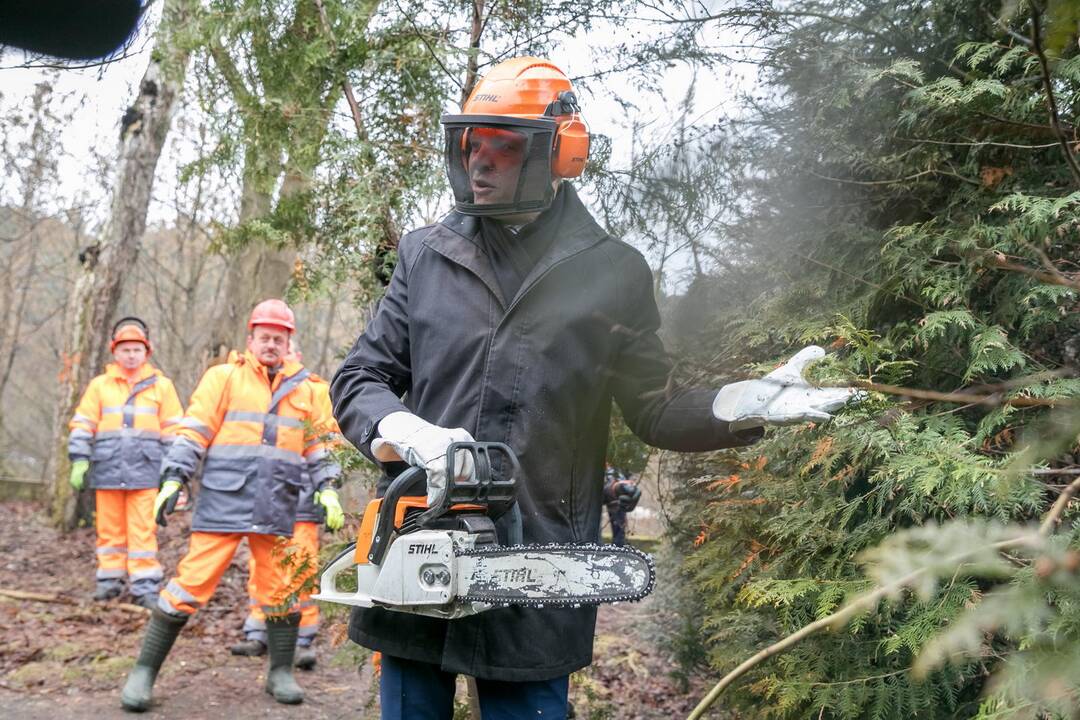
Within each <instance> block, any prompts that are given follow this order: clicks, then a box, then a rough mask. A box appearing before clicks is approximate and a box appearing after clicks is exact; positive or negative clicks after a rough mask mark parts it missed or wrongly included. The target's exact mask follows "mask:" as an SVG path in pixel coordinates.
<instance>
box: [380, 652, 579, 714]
mask: <svg viewBox="0 0 1080 720" xmlns="http://www.w3.org/2000/svg"><path fill="white" fill-rule="evenodd" d="M456 679H457V678H456V676H455V675H454V674H453V673H448V672H443V671H442V670H440V669H439V666H438V665H430V664H428V663H422V662H415V661H413V660H402V659H401V658H394V657H390V656H388V655H383V658H382V677H381V679H380V681H379V703H380V705H379V706H380V708H381V713H382V714H381V716H380V717H381V718H382V720H452V718H453V717H454V685H455V681H456ZM476 687H477V690H478V691H479V694H480V715H481V717H483V720H520V719H522V718H525V719H527V720H566V696H567V692H568V690H569V687H570V676H569V675H563V676H562V677H560V678H556V679H554V680H541V681H532V682H502V681H499V680H477V681H476Z"/></svg>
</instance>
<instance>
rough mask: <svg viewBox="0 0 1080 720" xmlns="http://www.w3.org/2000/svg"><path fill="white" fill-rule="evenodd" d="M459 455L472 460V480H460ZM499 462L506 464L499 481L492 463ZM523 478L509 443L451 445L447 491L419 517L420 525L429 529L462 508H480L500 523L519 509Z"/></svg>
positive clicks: (470, 478)
mask: <svg viewBox="0 0 1080 720" xmlns="http://www.w3.org/2000/svg"><path fill="white" fill-rule="evenodd" d="M459 453H464V454H467V455H469V456H470V457H471V458H472V461H473V463H472V464H473V472H472V473H471V474H470V476H468V477H458V473H457V470H456V464H455V460H456V458H457V456H458V454H459ZM495 458H501V459H502V460H503V461H504V462H502V463H501V467H500V468H499V469H500V470H501V471H502V472H501V473H500V477H495V473H494V467H495V463H493V462H492V461H493V459H495ZM507 466H509V467H507ZM520 475H521V464H520V463H519V462H518V459H517V455H515V454H514V451H513V450H511V449H510V446H509V445H506V444H505V443H499V442H455V443H451V444H450V446H449V447H448V448H447V449H446V487H445V489H443V491H442V493H441V494H440V495H438V496H437V497H436V498H435V501H434V504H432V505H430V506H429V507H428V509H427V510H425V511H424V512H423V513H422V514H421V515H419V516H417V518H416V524H417V525H418V526H420V527H427V526H429V524H430V523H432V522H434V521H435V520H437V519H438V518H440V517H442V516H443V515H446V514H447V513H449V512H452V511H453V509H454V508H455V507H457V506H461V505H479V506H481V507H483V508H484V514H485V515H487V516H488V517H490V518H491V519H492V520H497V519H498V518H500V517H501V516H502V515H503V514H504V513H505V512H506V511H507V510H509V509H510V508H511V507H513V506H514V505H515V503H516V498H517V478H518V477H519V476H520ZM429 501H430V497H429Z"/></svg>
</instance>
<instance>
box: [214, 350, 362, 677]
mask: <svg viewBox="0 0 1080 720" xmlns="http://www.w3.org/2000/svg"><path fill="white" fill-rule="evenodd" d="M290 354H291V356H292V357H293V359H295V360H296V361H297V362H302V360H303V356H302V355H301V354H300V352H299V351H297V350H294V349H292V348H291V346H290ZM309 380H310V381H311V382H312V383H314V385H315V391H316V392H315V396H316V398H317V400H318V403H319V405H320V409H321V410H322V412H323V414H324V416H325V417H327V418H329V421H328V426H327V428H326V431H327V435H326V436H325V438H324V440H325V442H327V443H328V444H330V445H331V446H334V445H339V444H340V443H341V440H342V439H341V435H340V430H339V429H338V426H337V422H335V421H334V419H333V408H332V407H331V403H330V385H329V384H328V383H327V382H326V381H325V380H323V379H322V378H321V377H319V376H318V375H315V374H314V373H312V375H311V376H310V377H309ZM323 523H325V524H326V527H327V528H328V529H330V530H338V529H340V528H341V526H342V525H343V524H344V517H337V516H331V515H328V514H327V512H326V509H325V508H323V507H322V505H319V504H318V503H316V502H315V490H314V489H313V487H312V486H311V485H307V486H305V487H304V488H303V489H302V490H301V491H300V499H299V500H298V501H297V503H296V523H295V524H294V525H293V542H294V543H295V544H296V546H297V547H299V548H300V550H301V552H302V557H303V558H304V559H305V560H306V561H307V568H308V570H307V572H306V573H305V574H304V580H307V578H314V576H315V575H316V573H317V572H318V566H319V527H320V526H321V525H322V524H323ZM312 590H314V588H308V587H305V589H304V592H302V593H301V594H300V597H299V607H300V630H299V635H298V638H297V641H296V658H295V664H296V667H298V668H300V669H301V670H311V669H313V668H314V667H315V664H316V662H317V661H318V657H317V655H316V653H315V638H316V637H317V636H318V633H319V606H318V604H317V603H316V602H315V601H314V600H312V599H311V595H312ZM248 608H249V610H248V616H247V617H246V618H245V619H244V627H243V630H244V640H242V641H241V642H238V643H236V644H235V645H233V646H232V647H231V648H229V650H230V651H231V652H232V654H233V655H246V656H252V657H253V656H259V655H263V654H264V653H265V652H266V614H265V613H264V612H263V611H262V607H261V606H260V605H259V601H258V600H257V599H256V595H255V557H254V556H251V557H250V558H249V560H248Z"/></svg>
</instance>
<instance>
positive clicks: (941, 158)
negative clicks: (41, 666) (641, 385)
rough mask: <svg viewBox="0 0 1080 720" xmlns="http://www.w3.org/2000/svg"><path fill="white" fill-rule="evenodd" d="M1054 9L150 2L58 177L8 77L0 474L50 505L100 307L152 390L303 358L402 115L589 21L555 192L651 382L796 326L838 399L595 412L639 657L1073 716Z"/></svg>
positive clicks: (371, 222) (44, 106)
mask: <svg viewBox="0 0 1080 720" xmlns="http://www.w3.org/2000/svg"><path fill="white" fill-rule="evenodd" d="M1078 20H1080V3H1077V2H1074V1H1072V0H1047V2H1030V1H1029V2H1019V1H1014V0H1010V1H1009V2H1006V3H1005V4H1004V5H1003V6H998V5H997V4H995V3H992V4H987V3H983V2H977V1H975V0H932V1H931V2H906V1H900V2H897V1H895V0H893V1H891V2H884V1H878V0H821V1H818V2H809V1H806V0H783V1H782V0H772V1H770V0H752V1H751V2H738V3H722V2H715V3H681V2H648V3H645V2H631V1H629V0H627V1H625V2H610V1H605V0H586V1H585V2H575V3H560V2H554V3H551V2H549V3H533V2H515V3H503V2H497V1H494V0H492V1H489V0H473V2H436V3H433V2H427V3H415V4H414V3H412V2H410V1H409V0H396V1H395V2H393V3H386V2H382V1H381V0H367V1H366V2H349V3H345V2H339V1H337V0H310V1H309V0H299V1H296V2H286V1H285V0H277V1H274V2H255V1H254V0H207V1H204V2H198V1H197V0H155V2H153V3H151V4H150V5H149V10H148V13H147V15H146V20H145V24H144V27H143V29H142V31H141V32H140V34H139V35H137V36H136V40H135V41H133V44H132V45H131V47H129V48H126V49H125V50H124V51H122V53H121V58H120V59H117V60H116V61H117V62H120V61H123V62H130V61H134V60H135V59H139V60H140V61H141V62H142V63H144V64H147V63H148V65H146V67H147V69H146V71H145V75H144V76H143V78H142V79H141V80H140V82H139V83H137V85H136V87H135V88H134V92H133V96H132V98H131V100H130V104H129V105H128V106H127V107H126V108H124V109H118V111H117V116H116V121H117V124H116V132H117V135H118V142H117V146H116V150H115V153H110V154H104V155H102V156H101V157H100V159H99V161H98V162H97V164H96V166H95V167H92V168H90V171H89V173H88V175H87V176H86V178H85V179H84V180H80V182H81V187H84V188H85V189H86V192H85V193H82V192H80V193H71V192H69V191H65V190H64V188H65V187H67V188H70V187H71V185H70V183H71V179H70V177H64V176H62V174H63V173H62V168H63V167H65V166H64V164H63V162H62V158H61V157H59V153H58V148H61V147H63V140H62V137H61V136H62V134H63V133H64V132H66V131H67V130H68V129H69V128H71V127H72V126H77V125H79V124H80V123H81V122H85V119H84V118H80V117H79V112H78V106H77V104H76V105H74V106H73V105H72V104H71V103H70V102H65V100H64V99H63V98H57V97H56V95H55V93H54V92H53V91H52V88H51V87H50V85H49V82H50V80H49V77H50V76H49V75H47V74H46V75H43V78H44V80H45V82H43V83H42V84H40V85H38V86H37V88H36V89H35V91H34V92H33V93H32V94H31V95H29V96H24V97H21V98H18V100H17V102H13V103H12V102H8V98H7V97H6V96H5V98H4V101H5V104H4V107H5V112H4V113H3V115H2V116H0V123H2V124H3V128H4V132H3V134H2V136H0V137H2V142H3V144H4V147H3V163H4V173H3V176H2V178H0V180H2V185H0V254H2V258H3V261H2V262H0V458H2V468H0V472H2V473H3V474H4V475H6V476H11V477H12V478H15V479H18V478H26V477H34V478H40V479H41V480H42V481H43V482H44V483H45V484H46V485H47V486H48V487H49V488H50V490H51V498H52V503H51V504H52V512H53V517H54V520H55V521H56V522H57V523H59V524H66V525H70V524H73V523H74V522H75V521H76V519H77V517H78V515H79V512H80V508H79V506H78V503H77V501H76V499H75V498H72V497H70V496H69V494H68V491H67V490H66V484H65V483H64V482H62V478H64V477H65V476H66V468H65V460H64V459H63V456H62V453H61V452H60V448H61V447H62V437H63V434H64V433H63V420H66V418H67V417H68V416H69V415H70V409H71V406H72V404H73V401H74V397H75V393H77V392H78V391H79V390H80V389H81V388H82V387H83V386H84V385H85V382H86V380H87V379H88V378H89V377H90V376H91V375H92V374H94V373H95V372H97V368H100V366H101V364H102V360H103V358H104V354H105V350H104V348H105V347H106V341H107V331H108V327H109V326H111V321H112V320H113V319H115V318H116V317H118V316H119V315H122V314H127V312H130V311H131V310H132V309H137V311H138V312H139V314H142V315H144V316H145V317H146V318H147V319H148V320H149V321H150V322H151V325H152V326H153V327H154V328H155V330H154V332H155V339H156V340H157V341H158V342H159V352H158V354H157V355H156V356H155V359H156V360H157V362H158V364H160V365H161V366H162V367H163V368H164V369H165V370H166V371H167V372H168V373H169V374H170V375H172V376H173V377H174V378H175V379H176V380H177V384H178V387H179V388H180V390H181V392H182V393H187V392H189V391H190V389H191V387H192V386H193V383H194V381H195V379H196V378H197V377H198V375H199V374H200V373H201V372H202V370H203V369H204V368H205V367H206V365H208V364H210V363H212V362H214V361H215V359H216V358H220V357H221V356H222V355H223V353H224V352H225V351H226V350H227V349H228V348H229V347H232V346H234V345H236V344H238V343H239V341H240V339H241V333H242V331H243V317H244V316H245V315H246V312H247V309H248V308H249V307H250V306H251V305H252V304H254V302H255V301H256V300H257V299H260V298H262V297H265V296H271V295H285V296H287V297H288V298H289V299H290V300H291V301H293V302H294V303H296V305H297V307H298V309H299V311H300V312H299V315H300V322H301V324H302V326H303V327H305V328H308V329H307V330H306V332H305V333H304V334H303V335H302V336H301V342H302V346H301V347H302V350H303V351H304V353H305V359H306V361H307V362H308V364H310V365H312V366H313V367H314V368H315V369H316V370H317V371H319V372H322V373H325V374H329V373H331V372H332V370H333V367H334V365H335V360H336V359H337V358H339V357H340V356H341V353H342V351H343V350H344V348H345V347H347V345H348V344H349V343H350V342H351V341H352V339H353V338H354V336H355V334H356V332H357V331H358V330H359V328H361V327H362V325H363V322H364V320H365V318H366V317H367V316H368V314H369V313H370V310H371V307H372V303H373V302H374V301H376V300H377V298H378V297H379V294H380V292H381V287H382V283H383V281H384V280H385V278H386V277H387V272H388V269H389V268H391V267H392V266H393V263H394V261H395V255H394V248H395V245H396V240H397V238H398V236H399V235H400V233H401V232H402V231H404V230H406V229H408V228H410V227H413V226H415V225H418V224H421V223H422V222H425V221H430V220H431V219H433V218H435V217H437V216H438V214H439V212H440V211H441V209H444V208H445V207H447V204H446V188H445V182H444V180H443V177H442V168H441V164H442V154H441V149H440V148H441V139H440V133H439V126H438V117H439V115H440V113H441V112H444V111H446V110H447V109H452V108H453V107H455V106H456V104H457V103H458V102H460V100H461V98H462V96H463V95H464V94H466V93H467V91H468V89H469V88H470V87H471V85H472V84H473V83H474V82H475V79H476V76H477V73H480V74H482V73H483V71H484V68H486V67H489V66H490V65H491V64H492V63H493V62H497V61H498V60H499V59H501V58H503V57H508V56H511V55H515V54H522V53H527V52H531V53H537V54H545V53H548V52H557V51H558V50H559V49H560V47H564V46H565V44H566V43H567V42H568V41H569V39H572V38H582V37H584V38H588V37H589V36H590V33H597V34H601V33H602V35H603V37H604V42H603V44H601V45H596V46H588V43H586V46H587V47H586V50H587V52H586V55H588V57H589V63H590V69H589V71H588V72H587V73H581V72H579V71H575V68H574V67H572V66H571V67H569V68H568V69H569V71H570V74H571V76H573V77H574V78H575V82H577V83H578V84H579V85H581V86H582V88H583V89H585V90H586V91H588V92H590V98H589V100H590V102H594V103H604V104H608V106H609V107H617V108H619V112H620V114H621V115H622V116H624V117H625V118H627V121H626V123H627V124H626V126H624V127H619V128H614V127H613V128H612V130H611V133H612V136H614V135H615V134H619V135H620V136H621V137H622V138H623V139H624V140H625V138H626V137H629V138H631V142H630V144H629V147H628V148H627V149H625V150H620V151H613V148H614V147H616V145H615V143H613V142H612V141H611V140H610V139H609V138H605V137H603V136H601V137H598V138H597V142H596V144H595V146H594V149H593V155H592V157H591V161H590V167H589V170H588V172H587V174H586V176H585V177H584V178H583V179H582V184H583V186H584V187H585V189H586V192H587V195H588V198H589V199H590V204H591V206H592V208H593V210H594V211H595V212H596V214H597V215H598V216H599V217H601V218H602V220H603V222H605V224H606V225H607V226H608V228H609V229H610V230H611V231H612V232H613V233H614V234H616V235H619V236H621V237H624V238H625V239H627V240H628V241H630V242H632V243H634V244H635V245H636V246H638V247H639V248H640V249H642V250H643V251H644V252H645V253H646V255H647V257H649V259H650V261H651V262H652V263H653V266H654V270H655V277H656V280H655V289H656V292H657V295H658V299H659V300H660V301H661V304H662V306H663V308H664V312H665V316H666V323H667V324H666V333H667V339H668V341H669V344H670V347H671V349H672V351H673V353H674V354H675V355H676V357H677V358H678V360H679V366H678V367H679V374H678V377H677V378H675V381H676V382H679V383H695V384H710V383H711V384H719V383H720V382H722V381H723V380H726V379H731V378H735V377H744V376H748V375H757V374H760V373H762V372H764V371H766V370H767V369H769V368H771V367H773V366H775V364H776V363H777V362H779V361H781V360H782V359H783V358H784V357H785V356H786V355H788V354H790V353H792V352H793V351H795V350H797V349H798V348H799V347H801V346H803V345H805V344H808V343H819V344H822V345H825V346H828V347H829V348H830V349H831V352H830V355H829V356H828V358H827V359H826V360H825V361H823V362H822V363H820V364H819V365H818V366H817V367H815V368H813V369H812V373H813V377H814V379H815V380H816V381H818V382H822V383H825V384H851V383H854V384H858V385H860V386H861V387H863V388H864V389H865V391H866V393H867V394H866V400H865V401H864V402H863V403H861V404H860V405H859V406H857V407H855V408H852V409H849V410H847V411H845V412H844V413H842V414H841V416H840V417H838V418H837V419H836V420H834V421H833V422H830V423H827V424H822V425H817V426H815V425H807V426H799V427H794V428H788V429H783V430H779V431H771V432H770V433H769V434H768V435H767V436H766V438H765V440H763V441H762V442H761V443H759V444H758V445H757V446H755V447H754V448H752V449H750V450H749V451H744V452H742V453H738V454H734V453H715V454H710V455H699V456H675V455H671V454H664V453H651V454H650V453H648V451H647V450H645V449H644V448H642V447H641V446H640V445H639V444H637V443H635V442H634V441H633V440H632V439H631V438H630V437H629V436H628V435H627V433H626V431H625V430H624V429H623V428H621V427H616V433H615V438H614V441H613V448H612V452H613V456H614V457H615V458H616V460H617V462H619V463H620V464H622V465H625V466H627V467H628V468H629V469H640V468H642V467H644V466H645V465H646V464H651V466H652V467H655V468H657V469H658V470H659V473H658V476H659V478H660V486H659V487H658V491H659V493H660V495H661V496H662V498H663V500H664V502H663V507H664V512H665V515H666V519H667V521H668V522H667V532H668V537H667V542H666V544H665V547H664V549H663V551H662V552H663V553H665V557H666V558H667V559H668V560H670V562H669V563H667V564H666V566H669V567H670V566H676V567H678V572H677V573H675V574H674V575H673V576H672V577H668V578H666V579H665V582H662V583H661V589H660V590H659V591H658V592H660V593H663V595H664V607H665V608H667V610H668V612H665V613H662V614H661V617H659V618H658V622H660V623H661V624H662V630H663V632H661V633H658V637H660V638H661V639H660V642H661V643H663V644H664V645H665V647H666V648H667V649H668V650H670V651H671V652H674V653H675V657H677V659H678V666H677V667H674V668H672V669H673V671H674V672H677V673H681V674H683V675H684V676H687V677H689V676H691V675H696V674H701V673H711V674H723V673H725V672H728V671H731V670H733V669H734V668H736V666H739V669H738V670H737V671H736V672H735V674H733V675H732V676H730V677H729V678H727V679H725V681H724V682H722V683H721V684H720V685H718V686H717V688H716V692H715V693H714V694H712V695H711V696H710V698H708V699H707V700H706V701H705V702H703V703H702V706H701V708H700V713H706V712H709V711H708V710H706V707H705V706H706V705H708V704H710V703H711V702H713V701H714V700H715V699H716V698H717V697H719V698H722V700H721V703H720V704H722V705H724V706H725V707H726V708H727V709H728V710H734V711H736V712H737V713H739V714H740V715H741V716H745V717H754V718H803V717H819V718H834V717H835V718H867V717H872V718H910V717H932V718H938V717H940V718H946V717H948V718H952V717H978V718H991V717H993V718H998V717H1032V718H1035V717H1074V716H1075V712H1076V711H1075V708H1076V707H1078V706H1080V697H1078V692H1080V680H1078V678H1080V642H1078V640H1080V619H1078V618H1080V614H1078V613H1077V612H1076V610H1077V608H1078V606H1080V578H1078V576H1077V572H1078V570H1080V554H1078V551H1077V549H1076V545H1077V541H1078V539H1080V538H1078V537H1077V535H1078V526H1077V524H1076V519H1077V518H1076V514H1075V513H1074V512H1073V511H1072V510H1071V509H1070V506H1069V501H1070V500H1071V498H1072V496H1073V494H1074V493H1075V492H1076V490H1077V488H1078V486H1080V480H1078V477H1080V459H1078V458H1080V455H1078V453H1080V448H1078V447H1077V433H1078V430H1080V412H1078V408H1077V405H1076V402H1077V401H1076V399H1075V398H1076V396H1077V395H1078V394H1080V379H1077V376H1076V367H1077V362H1078V356H1080V327H1078V321H1077V313H1076V312H1075V311H1076V305H1077V291H1078V290H1080V267H1078V266H1077V260H1078V255H1077V249H1076V248H1077V242H1078V240H1080V233H1078V225H1077V206H1078V204H1080V163H1078V161H1077V158H1076V153H1077V152H1078V151H1080V136H1078V123H1080V118H1078V115H1080V95H1078V93H1077V90H1078V88H1080V53H1078V51H1077V33H1078ZM612 38H614V39H612ZM140 43H141V44H140ZM139 49H144V50H145V51H144V52H141V53H140V52H138V51H139ZM125 54H127V55H131V56H132V57H131V58H130V59H125V58H123V56H124V55H125ZM556 57H557V56H556ZM557 59H558V58H557ZM3 60H4V62H5V67H7V66H10V65H11V64H12V63H14V64H15V65H17V66H20V67H24V68H25V66H31V67H37V68H39V69H45V66H47V65H51V64H54V63H53V61H50V60H46V59H42V58H25V59H24V58H22V57H19V58H16V59H14V60H13V56H12V54H11V53H5V54H4V55H3ZM671 68H679V69H681V70H680V72H681V73H682V75H681V77H684V78H688V80H687V81H686V82H685V83H683V84H682V87H680V88H679V92H677V93H673V92H672V88H671V85H670V82H669V81H670V80H671V78H672V76H671V75H670V74H669V73H668V72H667V71H668V70H670V69H671ZM748 68H749V70H748ZM83 71H84V72H86V70H83ZM90 71H91V72H93V71H94V70H93V69H91V70H90ZM0 72H3V71H0ZM61 72H69V70H64V71H61ZM747 77H753V78H754V80H755V83H754V84H753V85H752V86H749V87H748V88H747V89H746V91H745V92H742V91H737V90H736V91H735V92H732V91H731V89H732V88H733V87H735V88H737V87H738V85H737V78H747ZM717 100H721V101H722V105H723V107H722V109H721V110H722V111H720V112H718V111H717V108H715V107H711V106H713V105H714V104H715V103H716V101H717ZM656 107H663V108H664V111H663V112H662V113H659V118H660V119H659V120H658V119H657V117H658V115H657V113H655V108H656ZM585 112H586V116H587V117H588V114H589V104H588V103H586V104H585ZM639 112H640V113H642V114H641V115H639V114H638V113H639ZM637 117H647V118H649V120H648V121H645V120H642V121H641V122H637V123H635V121H634V119H635V118H637ZM594 129H595V128H594ZM623 147H626V146H623ZM163 155H165V156H166V157H167V158H171V159H172V161H171V162H170V161H166V162H161V159H162V156H163ZM166 171H167V172H166ZM162 175H167V176H168V177H165V178H162V177H161V176H162ZM98 188H100V190H98ZM162 188H166V189H168V193H167V195H166V194H162V192H161V189H162ZM152 203H157V204H158V207H159V210H158V215H157V216H152V217H157V218H158V219H157V220H156V221H155V222H154V223H153V224H152V225H151V226H150V228H149V230H148V229H147V217H148V211H149V209H150V208H151V206H152ZM160 208H168V212H164V211H162V210H160ZM54 378H55V380H54ZM57 380H58V381H57ZM764 648H769V650H766V652H765V653H764V654H763V655H761V656H758V657H757V658H755V659H754V660H751V661H750V662H749V663H746V664H743V665H742V666H740V662H741V661H742V660H744V659H745V658H750V657H751V656H753V655H754V654H755V653H757V652H759V651H761V650H762V649H764ZM729 680H730V684H728V683H729ZM721 693H725V694H721ZM715 707H719V705H714V708H715Z"/></svg>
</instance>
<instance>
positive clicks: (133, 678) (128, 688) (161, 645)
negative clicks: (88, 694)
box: [120, 608, 188, 712]
mask: <svg viewBox="0 0 1080 720" xmlns="http://www.w3.org/2000/svg"><path fill="white" fill-rule="evenodd" d="M187 621H188V618H187V615H184V616H183V617H176V616H175V615H169V614H168V613H165V612H162V611H161V610H158V609H156V608H155V609H154V611H153V613H151V615H150V624H149V625H147V626H146V635H145V636H143V643H142V649H141V650H139V659H138V660H136V661H135V667H133V668H132V669H131V673H130V674H129V675H128V677H127V682H126V683H124V689H123V691H122V692H121V693H120V704H121V705H122V706H123V707H124V709H125V710H127V711H128V712H145V711H146V710H148V709H149V708H150V698H151V692H152V691H153V688H154V680H156V679H157V674H158V670H160V669H161V663H163V662H165V658H166V657H167V656H168V654H169V650H171V649H172V646H173V643H174V642H176V637H177V636H178V635H179V634H180V631H181V630H182V629H183V627H184V624H185V623H187Z"/></svg>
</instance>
